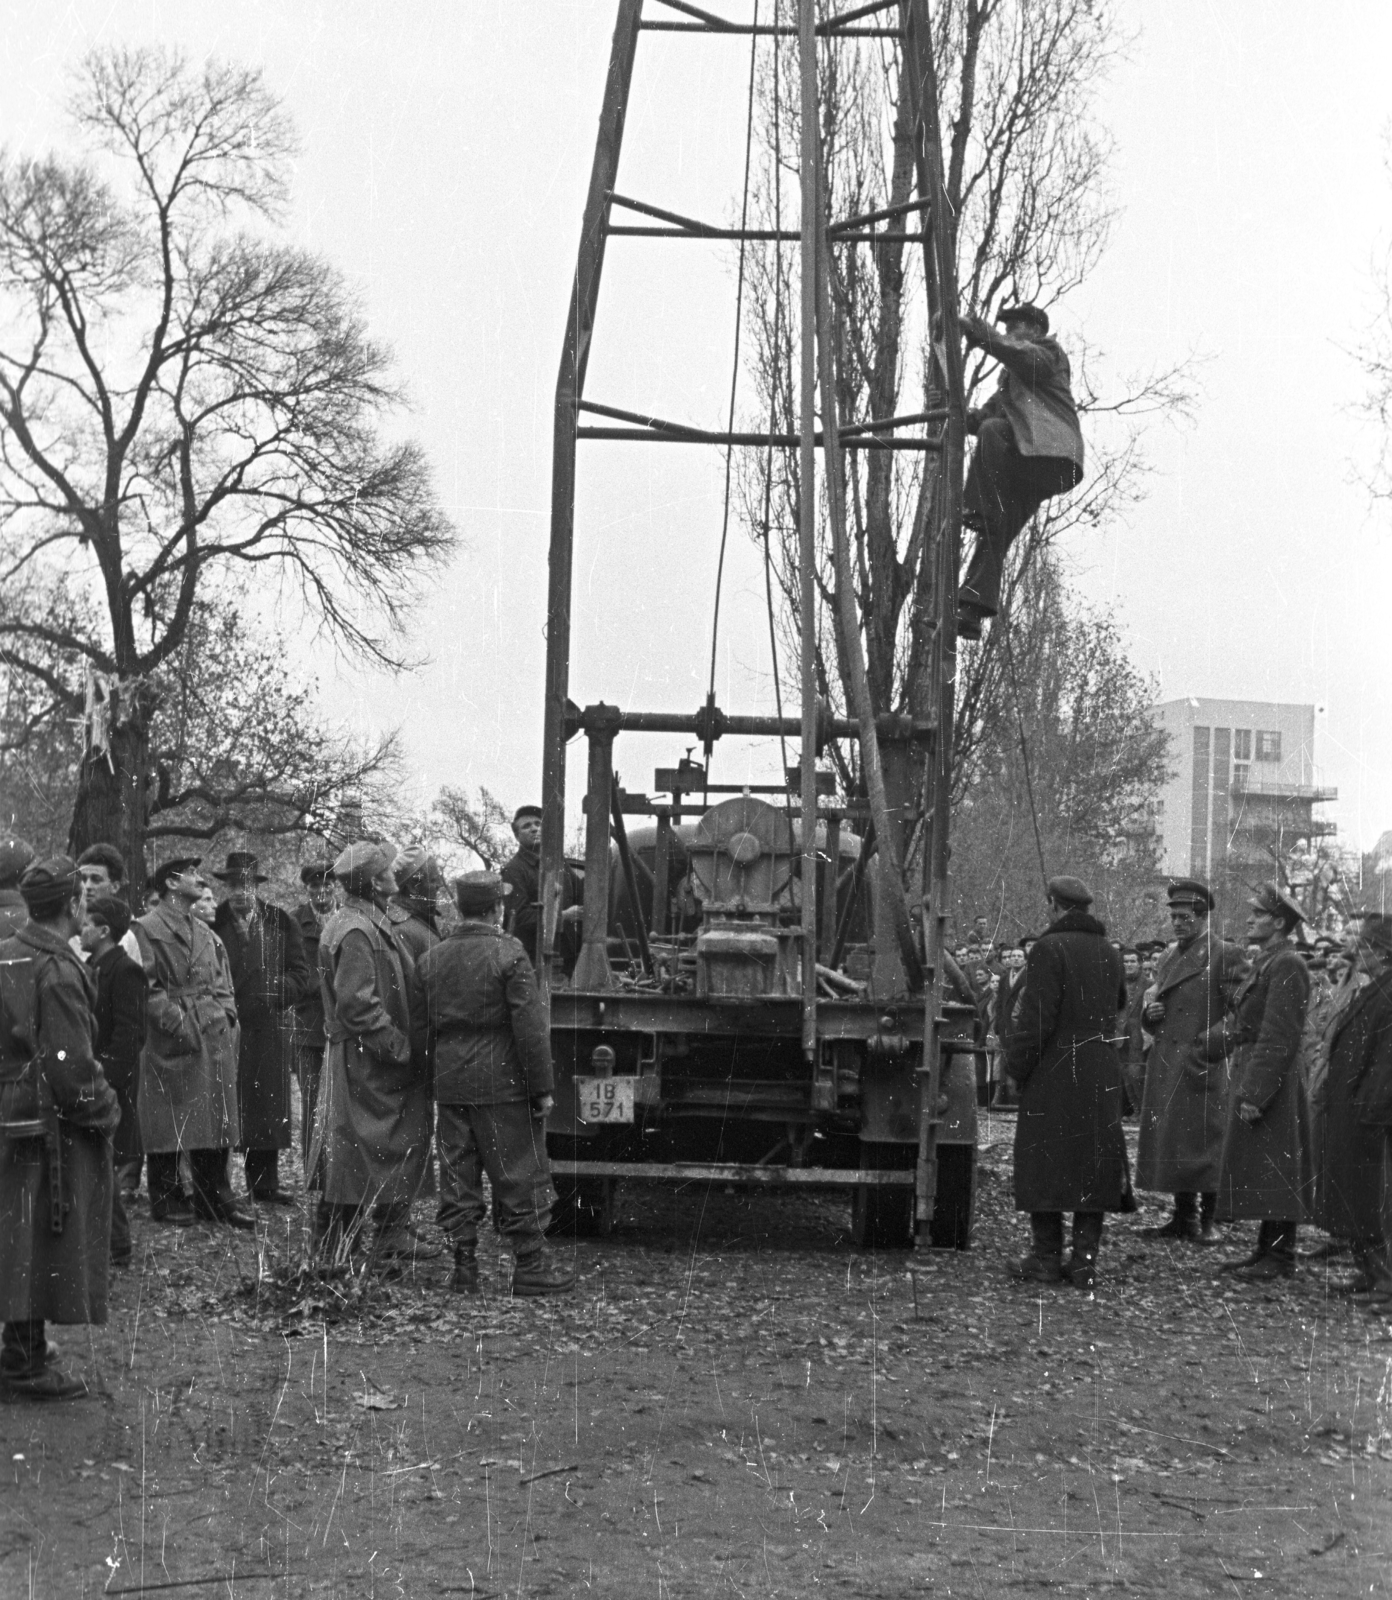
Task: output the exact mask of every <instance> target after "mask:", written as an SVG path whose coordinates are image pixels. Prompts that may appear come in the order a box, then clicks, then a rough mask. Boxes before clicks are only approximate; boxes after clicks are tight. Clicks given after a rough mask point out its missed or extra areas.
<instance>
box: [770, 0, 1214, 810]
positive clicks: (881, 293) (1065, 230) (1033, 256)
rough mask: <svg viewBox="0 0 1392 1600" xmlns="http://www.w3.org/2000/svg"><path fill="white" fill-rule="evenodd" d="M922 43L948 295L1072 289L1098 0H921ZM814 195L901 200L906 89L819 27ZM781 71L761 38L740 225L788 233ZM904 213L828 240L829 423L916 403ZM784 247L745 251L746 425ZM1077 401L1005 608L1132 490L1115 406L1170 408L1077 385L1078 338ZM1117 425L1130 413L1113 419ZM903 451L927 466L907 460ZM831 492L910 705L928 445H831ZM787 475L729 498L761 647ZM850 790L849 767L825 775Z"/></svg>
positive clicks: (914, 313) (789, 275) (826, 597)
mask: <svg viewBox="0 0 1392 1600" xmlns="http://www.w3.org/2000/svg"><path fill="white" fill-rule="evenodd" d="M934 10H935V17H934V22H935V41H934V42H935V48H936V51H937V65H938V74H939V80H940V84H941V86H942V102H943V115H944V137H945V141H946V149H945V155H946V174H945V176H946V185H947V193H948V198H949V201H950V204H951V207H952V211H953V214H954V216H955V218H956V222H957V244H958V276H959V280H960V283H961V286H962V296H963V301H964V305H965V306H968V307H971V308H974V309H977V310H980V311H981V312H983V313H984V314H987V315H989V314H990V313H991V312H993V311H994V310H995V309H997V308H998V307H999V306H1000V305H1001V304H1003V303H1006V302H1008V301H1012V300H1026V299H1028V300H1032V301H1034V302H1036V303H1038V304H1043V305H1050V304H1053V303H1054V302H1056V301H1058V300H1059V299H1061V298H1062V297H1064V296H1066V295H1067V293H1068V292H1069V291H1070V290H1071V289H1073V288H1075V287H1076V286H1077V285H1078V284H1079V283H1081V282H1082V281H1083V280H1084V279H1085V278H1086V277H1087V275H1088V273H1089V272H1090V271H1091V270H1092V268H1093V267H1094V266H1095V264H1096V262H1097V260H1098V259H1099V257H1100V256H1101V254H1102V252H1103V250H1104V249H1105V247H1106V243H1107V239H1108V234H1109V230H1110V225H1111V221H1112V210H1111V205H1110V201H1109V198H1108V195H1107V190H1106V171H1107V163H1108V159H1109V156H1110V150H1111V146H1110V141H1109V139H1108V137H1107V135H1106V133H1105V132H1104V130H1103V129H1102V128H1101V127H1100V126H1099V124H1098V122H1097V120H1096V117H1095V116H1094V114H1093V110H1092V100H1093V96H1094V94H1095V91H1096V89H1097V87H1098V85H1099V83H1100V81H1101V79H1102V77H1103V76H1104V75H1105V73H1106V71H1107V69H1108V66H1109V63H1110V61H1111V59H1112V57H1113V56H1114V54H1115V52H1116V49H1117V30H1116V26H1115V23H1114V21H1113V19H1112V16H1111V13H1110V10H1109V8H1108V7H1107V6H1106V5H1105V4H1101V3H1095V0H943V3H940V4H939V5H937V6H936V7H935V8H934ZM819 71H820V75H821V84H820V88H821V98H820V105H821V108H822V126H821V129H820V136H821V141H822V148H823V153H824V166H825V170H826V189H827V208H828V214H829V216H830V217H831V218H832V219H833V220H835V219H837V218H842V217H849V216H852V215H857V216H859V215H864V214H866V213H870V212H875V211H879V210H881V209H887V208H892V207H896V206H902V205H904V204H905V203H906V202H908V201H909V200H911V199H912V197H913V183H914V164H913V159H912V150H911V147H910V115H909V107H908V104H907V95H906V94H901V93H900V78H899V58H898V55H897V53H896V51H895V50H893V49H889V48H888V47H886V48H883V49H882V48H881V44H880V42H879V41H876V42H875V44H874V45H870V44H869V43H861V44H859V45H852V44H850V43H849V42H845V41H838V42H837V43H836V45H835V46H834V47H828V48H827V49H826V50H825V51H824V53H823V55H822V58H821V61H820V64H819ZM795 82H796V76H795V62H794V58H793V56H792V54H791V46H790V47H787V48H786V49H783V50H780V51H778V52H776V53H775V52H770V53H769V57H768V62H767V65H766V67H765V69H764V71H763V73H762V76H761V80H760V115H761V134H762V152H763V154H762V166H761V168H760V171H759V175H758V183H757V189H756V195H755V207H754V209H755V210H756V211H757V212H758V213H759V221H760V225H761V226H768V227H776V226H784V227H786V226H787V225H788V222H789V220H790V217H789V215H788V210H789V206H788V201H789V200H790V199H791V197H792V195H794V194H795V192H796V156H797V150H798V115H797V97H796V95H795V94H792V95H790V94H789V93H788V92H787V86H788V85H789V84H790V83H795ZM919 226H920V222H919V219H918V218H917V217H914V216H909V217H902V216H901V217H897V218H894V219H892V220H890V221H888V222H886V223H885V224H883V225H882V229H881V237H880V239H879V240H878V241H877V242H875V243H874V244H872V245H864V244H860V245H853V244H843V245H840V246H838V247H836V249H835V251H834V260H833V270H832V284H831V288H832V292H833V299H834V305H835V314H836V315H835V322H836V330H835V347H836V348H835V359H836V370H837V375H838V409H839V412H840V417H841V420H842V423H843V425H846V424H865V423H871V422H876V421H881V422H882V421H884V420H886V419H888V418H890V417H893V416H897V415H906V414H912V413H915V412H918V411H920V410H924V409H929V408H931V407H932V406H933V405H934V404H938V403H941V399H942V397H941V396H940V395H936V394H934V393H933V392H932V391H931V389H930V387H929V381H930V380H929V370H930V369H929V364H928V361H927V354H928V346H929V336H930V332H931V330H929V329H928V328H927V327H926V326H925V323H924V317H925V309H924V308H925V296H924V293H923V265H922V256H921V253H920V250H921V247H920V246H918V245H916V244H914V243H911V242H910V241H909V238H908V235H910V234H911V233H914V232H916V231H917V230H918V228H919ZM796 268H797V261H796V252H795V251H793V250H790V249H786V248H782V247H776V246H766V247H762V248H760V249H758V250H757V251H752V252H751V256H750V264H749V278H750V284H751V293H750V297H749V302H748V303H749V305H750V307H751V310H752V313H753V319H754V356H753V358H752V365H753V370H754V378H755V383H756V388H757V391H758V394H759V405H760V415H759V418H758V420H759V422H760V423H767V424H771V426H772V427H773V428H774V429H775V430H777V431H792V430H795V429H796V427H797V404H796V396H795V394H794V392H793V389H792V378H791V374H792V373H793V371H794V370H795V367H796V363H795V361H794V360H793V359H792V356H793V350H794V343H795V339H796V336H797V319H796V311H795V308H796V305H797V293H796V285H795V282H794V274H795V272H796ZM1075 354H1076V358H1077V362H1078V368H1079V383H1078V391H1079V400H1080V403H1081V408H1082V410H1083V411H1084V412H1085V413H1088V412H1091V414H1092V416H1093V417H1094V419H1099V418H1101V417H1103V416H1109V417H1110V418H1111V419H1116V418H1119V419H1120V422H1119V425H1117V424H1116V423H1115V422H1114V421H1113V422H1109V424H1108V426H1107V427H1106V428H1105V429H1099V430H1097V431H1095V432H1094V431H1092V430H1090V434H1091V436H1090V437H1089V440H1088V449H1089V466H1088V478H1087V481H1086V482H1085V484H1084V485H1083V487H1082V488H1081V489H1080V490H1079V491H1078V492H1077V493H1075V494H1074V495H1073V496H1071V497H1070V498H1069V499H1067V500H1064V501H1056V502H1050V503H1048V510H1047V511H1046V513H1045V514H1044V515H1042V516H1041V517H1039V518H1038V519H1036V521H1035V523H1034V524H1033V525H1032V527H1031V528H1030V530H1029V531H1028V533H1027V535H1026V536H1025V537H1023V538H1022V539H1021V540H1020V541H1019V542H1018V544H1017V547H1016V550H1015V552H1014V553H1013V560H1012V563H1011V566H1010V568H1009V570H1008V573H1007V581H1006V586H1005V603H1004V605H1003V608H1002V616H1003V617H1008V615H1009V610H1010V606H1011V604H1012V597H1013V595H1014V593H1015V591H1016V589H1017V587H1018V584H1019V581H1020V578H1021V575H1022V573H1027V572H1028V570H1029V567H1030V565H1031V564H1032V563H1033V562H1034V561H1036V560H1037V558H1038V557H1039V555H1040V553H1041V552H1042V551H1044V550H1046V549H1047V548H1048V547H1049V546H1051V545H1052V544H1053V543H1055V542H1056V541H1057V540H1058V539H1059V538H1060V537H1061V536H1062V535H1064V534H1066V533H1067V532H1068V531H1069V530H1070V529H1071V528H1074V527H1077V526H1080V525H1088V524H1095V523H1097V522H1099V521H1102V520H1103V519H1105V518H1107V517H1110V516H1114V515H1116V514H1118V513H1119V512H1120V511H1121V510H1122V509H1123V508H1124V507H1125V505H1126V504H1127V503H1128V502H1129V501H1130V500H1131V499H1132V498H1134V497H1135V496H1136V495H1137V494H1138V493H1139V492H1140V476H1141V472H1142V461H1141V456H1140V451H1139V443H1138V433H1137V425H1136V422H1135V420H1134V419H1135V418H1136V417H1137V415H1138V414H1143V413H1146V412H1149V411H1152V410H1155V409H1168V408H1173V407H1174V406H1176V405H1180V404H1182V403H1183V400H1184V394H1183V389H1182V384H1181V382H1180V375H1179V373H1178V372H1177V371H1171V372H1164V373H1160V374H1157V375H1153V376H1151V377H1148V378H1146V379H1144V380H1142V381H1139V382H1135V383H1128V384H1125V385H1123V386H1120V388H1119V392H1118V393H1117V395H1115V396H1111V397H1108V396H1104V395H1100V394H1098V393H1097V392H1096V391H1094V389H1093V388H1092V385H1091V384H1090V382H1089V381H1088V378H1089V368H1090V366H1092V365H1096V362H1090V361H1089V360H1088V353H1087V352H1086V351H1080V352H1076V353H1075ZM992 376H993V369H992V368H991V366H990V364H989V363H988V362H987V361H986V360H985V359H983V358H977V359H975V360H974V361H973V362H971V363H970V364H969V366H968V385H969V392H970V393H971V394H976V393H977V392H978V391H979V390H980V389H981V387H982V386H983V385H984V384H985V383H986V382H988V381H989V380H990V379H991V377H992ZM1128 419H1132V420H1128ZM925 461H926V462H927V465H926V466H925ZM845 470H846V477H847V483H846V496H845V498H846V506H847V515H848V522H849V527H850V533H851V539H852V545H853V549H852V556H853V569H854V586H855V599H856V606H857V609H858V612H859V616H860V619H861V627H862V633H863V638H864V644H865V652H866V657H867V663H868V670H869V678H870V686H871V693H872V699H873V701H874V704H875V707H876V710H877V711H889V710H893V711H910V712H913V711H919V710H924V709H926V707H924V706H921V705H920V704H919V703H918V702H917V700H916V696H922V695H923V694H924V693H925V692H926V686H927V679H928V673H927V661H928V651H929V646H930V637H931V635H930V629H931V621H932V617H931V605H930V602H931V576H932V575H931V563H930V561H928V560H927V559H926V557H927V554H928V530H929V527H930V526H931V520H932V510H933V502H934V495H935V492H936V489H937V477H936V473H935V469H934V466H933V464H932V458H931V457H927V458H925V457H921V456H915V455H911V454H908V453H891V452H881V451H864V452H848V454H847V456H846V469H845ZM801 492H802V486H801V484H800V483H799V481H798V462H797V458H796V455H795V454H793V453H792V452H787V453H781V454H777V455H774V454H770V456H769V457H767V458H766V459H764V460H762V461H759V462H758V463H757V465H755V466H754V467H753V468H751V469H749V470H747V471H746V472H745V475H744V478H743V482H742V494H743V512H744V518H745V521H746V523H747V525H748V526H749V527H750V529H751V531H752V532H753V533H754V536H755V537H756V538H757V539H758V540H760V541H761V542H763V543H764V544H765V546H766V549H767V551H768V560H769V564H770V571H771V581H772V582H773V583H774V584H776V586H777V588H778V589H779V590H780V591H781V599H782V609H783V618H782V639H783V654H784V655H785V656H790V655H792V653H793V652H792V649H791V648H790V646H791V642H792V640H793V639H795V638H796V632H797V605H798V583H797V548H798V540H797V529H798V512H799V502H800V496H801ZM829 551H830V540H829V537H824V538H823V539H822V543H821V554H820V557H819V566H818V571H817V587H818V594H819V605H820V606H822V607H824V608H826V609H827V610H828V611H830V610H831V609H832V608H833V603H834V592H835V578H834V573H833V570H832V563H831V560H830V554H829ZM1003 631H1004V630H1003V626H1002V624H997V625H996V627H995V628H994V629H993V631H992V635H991V637H990V638H988V640H987V642H986V643H985V644H984V645H982V646H977V647H973V648H970V649H965V650H963V652H962V655H961V657H960V660H959V676H958V692H959V701H960V704H961V707H962V716H961V717H960V719H959V722H960V726H959V729H958V734H957V742H956V747H955V750H954V758H955V761H956V763H957V767H958V771H959V773H960V774H962V778H963V781H965V779H966V777H967V774H968V771H969V768H970V764H971V760H972V756H973V753H974V751H975V749H976V748H977V747H978V745H979V744H980V742H981V740H982V739H983V738H985V737H987V736H989V734H990V733H991V731H992V728H993V726H994V720H995V719H997V718H998V717H999V715H1000V712H1001V705H1002V696H1001V693H1000V684H1001V671H1002V662H1001V660H1000V653H1001V652H1000V639H1001V636H1002V633H1003ZM843 653H844V652H842V651H841V650H840V642H839V639H838V637H837V634H836V631H835V630H834V629H829V630H827V631H826V635H825V638H824V642H823V645H822V648H821V650H820V651H819V656H818V660H817V663H816V666H817V673H818V677H819V680H820V684H821V688H822V692H823V693H824V694H826V695H827V697H828V698H829V699H831V700H832V701H833V702H836V703H838V704H843V705H844V704H845V703H846V694H845V689H844V685H845V683H846V681H847V680H846V672H847V663H846V662H845V661H844V660H843V659H841V657H842V655H843ZM842 777H843V779H844V780H845V781H846V782H848V783H850V782H853V781H854V774H853V773H852V772H851V771H850V770H849V769H846V770H843V773H842Z"/></svg>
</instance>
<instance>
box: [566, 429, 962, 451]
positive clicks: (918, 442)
mask: <svg viewBox="0 0 1392 1600" xmlns="http://www.w3.org/2000/svg"><path fill="white" fill-rule="evenodd" d="M575 437H576V438H577V439H618V440H620V441H627V442H628V443H630V444H741V445H742V444H749V445H757V446H758V447H759V448H760V449H761V450H762V449H767V448H768V446H769V445H773V446H775V448H776V447H779V446H781V447H782V448H783V449H785V450H792V449H794V448H796V447H800V446H801V444H802V439H801V436H800V435H798V434H796V433H774V434H768V433H696V432H682V433H664V432H660V431H658V430H656V429H652V430H648V429H643V428H591V427H581V428H577V429H576V430H575ZM821 442H822V436H821V435H820V434H818V435H817V439H816V443H817V444H821ZM842 448H843V449H845V450H917V451H921V452H922V453H924V454H926V455H934V454H936V453H937V452H938V451H939V450H941V449H942V444H941V442H940V441H939V440H937V439H875V438H861V439H847V440H846V442H845V444H844V445H843V446H842Z"/></svg>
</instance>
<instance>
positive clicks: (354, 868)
mask: <svg viewBox="0 0 1392 1600" xmlns="http://www.w3.org/2000/svg"><path fill="white" fill-rule="evenodd" d="M395 856H396V852H395V851H394V850H393V849H392V847H391V846H390V845H389V844H380V843H379V842H378V841H377V840H375V839H359V840H358V841H357V843H356V844H350V845H349V846H348V848H347V849H346V850H345V851H343V853H342V854H341V855H340V856H339V858H338V859H337V860H336V861H335V862H334V864H333V875H334V877H335V878H339V879H341V880H342V881H343V882H344V883H370V882H371V881H372V879H373V878H380V877H381V875H382V874H383V873H384V872H390V871H391V864H392V861H393V860H394V859H395Z"/></svg>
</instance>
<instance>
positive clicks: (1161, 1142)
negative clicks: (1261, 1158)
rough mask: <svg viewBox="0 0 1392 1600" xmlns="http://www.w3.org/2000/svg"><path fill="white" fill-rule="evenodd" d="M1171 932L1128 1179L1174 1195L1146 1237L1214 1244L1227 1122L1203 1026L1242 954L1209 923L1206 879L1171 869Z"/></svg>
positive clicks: (1230, 984)
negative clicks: (1176, 874)
mask: <svg viewBox="0 0 1392 1600" xmlns="http://www.w3.org/2000/svg"><path fill="white" fill-rule="evenodd" d="M1168 898H1169V906H1170V924H1171V926H1172V927H1173V928H1174V933H1175V942H1174V944H1172V945H1171V946H1170V948H1169V949H1168V950H1167V951H1166V952H1165V954H1164V955H1163V956H1162V957H1161V958H1160V965H1159V967H1158V969H1157V971H1156V977H1155V993H1154V995H1153V996H1152V998H1151V1000H1150V1001H1149V1003H1148V1004H1147V1005H1146V1007H1145V1011H1144V1020H1145V1025H1146V1027H1147V1029H1148V1030H1149V1031H1150V1033H1151V1034H1152V1035H1153V1036H1154V1043H1153V1044H1152V1045H1151V1047H1150V1056H1149V1058H1148V1061H1147V1064H1146V1073H1145V1088H1144V1092H1143V1095H1142V1099H1141V1137H1140V1145H1139V1148H1138V1150H1137V1153H1136V1187H1137V1188H1138V1189H1152V1190H1159V1191H1160V1192H1161V1193H1169V1194H1172V1195H1173V1196H1174V1214H1173V1216H1171V1218H1170V1220H1169V1221H1168V1222H1166V1223H1164V1224H1163V1225H1162V1226H1160V1227H1158V1228H1147V1229H1146V1230H1145V1232H1146V1235H1147V1237H1149V1238H1152V1239H1185V1240H1189V1241H1190V1242H1191V1243H1193V1244H1204V1245H1208V1244H1214V1243H1216V1239H1215V1236H1214V1232H1213V1212H1214V1207H1215V1206H1216V1205H1217V1203H1218V1162H1219V1159H1220V1158H1221V1156H1222V1154H1223V1129H1224V1127H1225V1126H1226V1123H1227V1109H1228V1074H1227V1062H1226V1061H1225V1060H1224V1058H1223V1057H1222V1056H1221V1055H1219V1056H1218V1057H1217V1058H1216V1059H1214V1060H1209V1059H1208V1056H1209V1044H1210V1035H1211V1033H1212V1030H1213V1029H1214V1028H1216V1027H1217V1026H1218V1024H1219V1023H1221V1022H1222V1020H1223V1017H1224V1015H1225V1014H1226V1012H1227V1009H1228V1005H1229V1002H1230V1001H1231V999H1232V995H1233V993H1234V991H1235V990H1236V988H1237V985H1238V984H1239V983H1240V982H1241V981H1242V979H1243V977H1244V976H1245V975H1246V971H1247V961H1246V957H1245V956H1244V955H1243V954H1242V952H1241V951H1240V950H1239V949H1238V948H1237V946H1236V945H1234V944H1229V943H1228V942H1227V941H1226V940H1224V939H1220V938H1219V937H1218V936H1217V935H1216V934H1215V933H1214V932H1213V930H1212V928H1211V926H1210V924H1209V913H1210V912H1211V911H1212V910H1213V896H1212V894H1211V893H1210V892H1209V890H1208V886H1207V885H1206V884H1203V883H1200V882H1198V880H1197V879H1194V878H1181V879H1178V880H1176V881H1175V882H1174V883H1172V884H1171V885H1170V888H1169V896H1168Z"/></svg>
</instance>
